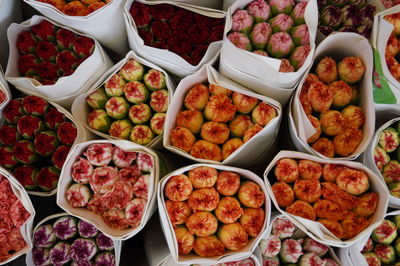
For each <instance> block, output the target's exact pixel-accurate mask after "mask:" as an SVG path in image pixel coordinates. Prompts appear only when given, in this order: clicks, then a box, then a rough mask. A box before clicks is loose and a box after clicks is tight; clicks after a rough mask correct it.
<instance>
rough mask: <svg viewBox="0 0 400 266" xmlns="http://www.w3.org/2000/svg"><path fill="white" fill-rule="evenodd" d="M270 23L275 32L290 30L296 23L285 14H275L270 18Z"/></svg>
mask: <svg viewBox="0 0 400 266" xmlns="http://www.w3.org/2000/svg"><path fill="white" fill-rule="evenodd" d="M269 23H270V24H271V27H272V31H273V32H274V33H275V32H280V31H285V32H289V31H290V29H291V28H292V27H293V24H294V23H293V20H292V18H291V17H290V16H288V15H285V14H279V15H277V16H275V17H274V18H272V19H270V20H269Z"/></svg>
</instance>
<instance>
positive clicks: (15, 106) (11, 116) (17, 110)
mask: <svg viewBox="0 0 400 266" xmlns="http://www.w3.org/2000/svg"><path fill="white" fill-rule="evenodd" d="M3 114H4V118H5V120H6V121H7V123H10V124H15V123H17V121H18V120H19V118H20V117H21V116H23V115H24V109H23V108H22V103H21V101H20V100H11V101H10V102H9V103H8V104H7V106H6V107H5V108H4V110H3Z"/></svg>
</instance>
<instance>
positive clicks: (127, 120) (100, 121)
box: [86, 59, 170, 145]
mask: <svg viewBox="0 0 400 266" xmlns="http://www.w3.org/2000/svg"><path fill="white" fill-rule="evenodd" d="M169 99H170V96H169V93H168V90H167V87H166V81H165V75H164V74H163V73H162V72H160V71H158V70H156V69H149V68H147V67H145V66H143V65H142V64H141V63H139V62H138V61H137V60H135V59H130V60H129V61H128V62H126V63H125V64H124V66H122V68H121V69H120V70H119V71H118V73H115V74H113V75H112V76H111V77H110V78H108V79H107V81H106V82H105V83H104V84H103V85H102V86H101V87H100V88H98V89H97V90H95V91H93V92H92V93H90V94H89V95H88V96H87V97H86V103H87V105H89V106H90V108H91V111H90V113H89V114H88V117H87V122H88V125H89V127H90V128H92V129H93V130H96V131H99V132H102V133H106V134H109V135H110V136H113V137H116V138H120V139H130V140H131V141H133V142H135V143H138V144H142V145H146V144H148V143H150V142H151V141H152V140H153V139H154V138H155V137H156V136H158V135H162V133H163V130H164V122H165V113H166V112H167V109H168V104H169Z"/></svg>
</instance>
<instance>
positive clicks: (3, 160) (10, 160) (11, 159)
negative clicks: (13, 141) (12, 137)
mask: <svg viewBox="0 0 400 266" xmlns="http://www.w3.org/2000/svg"><path fill="white" fill-rule="evenodd" d="M17 163H18V161H17V159H16V158H15V156H14V151H13V148H12V147H10V146H7V147H6V146H4V147H0V165H1V166H4V167H6V168H11V167H13V166H15V165H17Z"/></svg>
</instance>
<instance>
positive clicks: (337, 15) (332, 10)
mask: <svg viewBox="0 0 400 266" xmlns="http://www.w3.org/2000/svg"><path fill="white" fill-rule="evenodd" d="M341 22H342V11H341V10H340V9H339V8H338V7H336V6H327V7H325V8H324V9H322V12H321V24H322V25H324V26H329V27H332V28H337V27H339V25H340V23H341Z"/></svg>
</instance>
